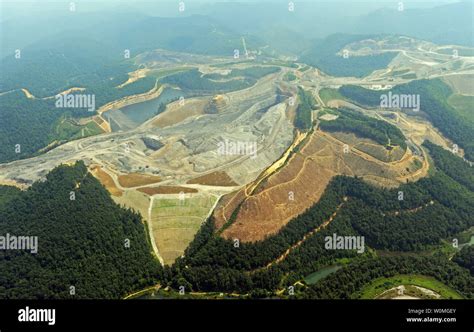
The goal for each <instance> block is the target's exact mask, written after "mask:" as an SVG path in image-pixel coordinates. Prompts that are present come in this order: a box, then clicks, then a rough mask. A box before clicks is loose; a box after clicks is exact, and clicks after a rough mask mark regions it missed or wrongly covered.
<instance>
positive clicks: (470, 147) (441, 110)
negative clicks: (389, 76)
mask: <svg viewBox="0 0 474 332" xmlns="http://www.w3.org/2000/svg"><path fill="white" fill-rule="evenodd" d="M339 92H340V93H341V94H342V95H343V96H344V97H346V98H348V99H351V100H353V101H355V102H356V103H359V104H361V105H365V106H370V107H379V106H380V96H381V94H386V93H388V92H387V91H383V92H381V91H375V90H369V89H364V88H361V87H359V86H352V85H347V86H342V87H341V88H340V89H339ZM391 92H392V94H407V95H420V104H421V105H420V107H421V110H422V111H423V112H425V113H426V114H428V116H429V118H430V119H431V121H432V122H433V124H434V125H435V126H436V127H437V128H439V129H440V130H441V131H442V132H443V134H445V135H446V136H447V137H448V138H450V139H451V140H453V141H454V142H455V143H457V144H458V145H459V146H460V147H462V148H463V149H464V151H465V154H466V158H468V159H469V160H474V130H473V129H474V128H472V126H471V125H470V123H469V122H466V121H464V120H463V119H462V117H460V116H459V114H458V113H457V112H456V110H455V109H454V108H453V107H452V106H451V105H449V104H448V102H447V100H448V97H449V96H450V95H451V94H452V91H451V89H450V88H449V86H448V85H446V84H445V83H444V82H443V81H441V80H440V79H433V80H418V81H412V82H410V83H407V84H403V85H397V86H395V87H394V88H393V89H391Z"/></svg>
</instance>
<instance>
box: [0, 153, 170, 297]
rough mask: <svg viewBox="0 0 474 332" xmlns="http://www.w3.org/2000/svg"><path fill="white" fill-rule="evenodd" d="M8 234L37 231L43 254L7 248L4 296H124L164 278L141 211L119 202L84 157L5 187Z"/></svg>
mask: <svg viewBox="0 0 474 332" xmlns="http://www.w3.org/2000/svg"><path fill="white" fill-rule="evenodd" d="M7 233H8V234H10V235H15V236H37V238H38V252H37V253H36V254H33V253H30V252H29V251H25V250H1V251H0V270H1V271H2V273H0V298H2V299H5V298H9V299H14V298H23V299H48V298H60V299H72V298H78V299H85V298H104V299H114V298H121V297H123V296H124V295H125V294H126V293H129V292H131V291H133V290H137V289H140V288H143V287H146V286H149V285H152V284H153V283H155V282H157V281H158V279H159V278H160V275H161V266H160V264H159V262H158V261H157V260H156V259H154V258H153V256H152V254H151V251H152V249H151V245H150V243H149V241H148V240H147V235H146V232H145V225H144V224H143V222H142V220H141V217H140V215H139V214H137V213H136V212H133V211H131V210H129V209H124V208H120V207H119V206H117V205H116V204H115V203H114V202H113V201H112V199H111V198H110V194H109V193H108V192H107V191H106V190H105V188H104V187H103V186H102V185H101V184H100V183H99V182H98V181H97V180H96V179H95V178H94V177H93V176H92V175H90V174H89V173H88V172H87V168H86V167H85V166H84V164H83V163H81V162H79V163H76V165H74V166H59V167H58V168H56V169H54V170H53V171H52V172H51V173H49V174H48V176H47V179H46V181H45V182H37V183H35V184H34V185H33V186H32V187H31V188H30V189H28V190H27V191H25V192H21V193H20V192H18V191H17V190H14V189H9V187H0V234H1V235H2V236H5V235H6V234H7ZM71 286H73V287H74V291H75V294H74V295H71Z"/></svg>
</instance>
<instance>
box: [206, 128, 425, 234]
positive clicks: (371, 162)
mask: <svg viewBox="0 0 474 332" xmlns="http://www.w3.org/2000/svg"><path fill="white" fill-rule="evenodd" d="M354 143H355V144H357V141H354V142H353V144H347V145H348V149H345V145H346V143H344V142H342V141H340V140H338V139H337V138H335V137H333V136H331V134H329V133H325V132H322V131H319V130H318V131H315V132H314V133H312V134H311V136H310V137H309V139H308V140H307V142H306V144H305V145H304V146H303V147H301V148H300V149H299V150H298V151H297V152H295V153H293V154H292V155H291V157H290V158H289V160H288V161H287V162H286V163H285V165H284V167H281V168H278V169H276V170H275V171H274V172H272V173H271V174H270V175H269V176H268V177H266V178H265V179H264V180H263V181H260V182H259V183H258V184H257V185H256V186H255V188H254V189H253V190H251V191H249V190H247V189H248V187H249V186H250V187H252V184H250V185H248V186H247V187H246V188H242V189H241V190H239V191H237V192H234V193H231V194H229V195H227V196H225V197H224V198H223V199H222V201H221V202H219V205H218V207H217V208H216V210H215V211H214V220H215V223H216V227H217V228H218V229H222V230H221V231H222V233H221V235H222V236H223V237H224V238H227V239H234V238H238V239H239V240H240V241H243V242H253V241H260V240H263V239H264V238H265V237H267V236H270V235H272V234H275V233H277V232H278V231H279V230H280V229H281V228H282V227H283V226H285V225H286V224H287V223H288V222H289V221H290V220H291V219H292V218H294V217H295V216H297V215H299V214H301V213H302V212H304V211H305V210H306V209H308V208H309V207H310V206H312V205H313V204H314V203H316V202H318V200H319V199H320V197H321V195H322V193H323V192H324V190H325V189H326V186H327V185H328V183H329V181H330V180H331V179H332V177H333V176H335V175H338V174H343V175H349V176H355V175H357V176H360V177H363V178H364V179H365V180H366V181H367V182H369V183H372V184H376V185H379V186H385V187H396V186H398V185H400V184H401V183H405V182H406V181H407V179H408V180H417V179H419V178H420V177H422V176H425V175H426V174H425V173H426V172H427V169H423V170H418V169H416V167H415V166H414V165H413V163H415V160H417V159H419V158H420V157H417V156H414V155H412V154H411V153H408V154H407V155H406V156H405V157H404V158H402V159H401V160H399V161H396V162H392V163H391V162H384V161H382V160H379V159H377V158H375V157H373V156H371V155H369V154H367V153H365V152H363V151H360V150H358V149H357V148H355V147H354ZM380 147H381V148H382V149H383V148H384V147H382V146H380ZM345 151H347V152H345ZM413 172H414V173H413ZM224 226H225V227H224Z"/></svg>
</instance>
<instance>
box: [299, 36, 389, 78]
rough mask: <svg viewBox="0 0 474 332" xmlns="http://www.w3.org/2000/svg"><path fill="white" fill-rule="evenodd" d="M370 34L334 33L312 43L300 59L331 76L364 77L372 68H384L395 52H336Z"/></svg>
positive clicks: (366, 37)
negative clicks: (373, 53) (365, 54)
mask: <svg viewBox="0 0 474 332" xmlns="http://www.w3.org/2000/svg"><path fill="white" fill-rule="evenodd" d="M371 37H373V36H370V35H349V34H335V35H331V36H328V37H327V38H325V39H323V40H319V41H316V42H314V43H313V45H312V46H311V48H310V49H309V50H307V51H305V52H304V53H303V55H302V56H301V61H302V62H305V63H307V64H309V65H311V66H314V67H317V68H319V69H321V70H322V71H323V72H325V73H327V74H329V75H332V76H354V77H364V76H367V75H369V74H370V73H372V72H373V71H374V70H377V69H381V68H385V67H386V66H387V65H388V64H389V63H390V61H392V59H393V58H394V57H395V55H396V52H390V53H383V54H378V55H370V56H353V55H350V54H348V56H347V57H343V54H342V53H341V54H337V53H338V52H342V51H343V47H344V46H346V45H347V44H350V43H352V42H356V41H359V40H363V39H368V38H371Z"/></svg>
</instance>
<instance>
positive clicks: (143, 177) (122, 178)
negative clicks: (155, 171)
mask: <svg viewBox="0 0 474 332" xmlns="http://www.w3.org/2000/svg"><path fill="white" fill-rule="evenodd" d="M118 181H119V183H120V185H121V186H122V187H125V188H132V187H139V186H145V185H148V184H153V183H157V182H160V181H161V178H160V177H159V176H156V175H149V174H140V173H130V174H125V175H119V176H118Z"/></svg>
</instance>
